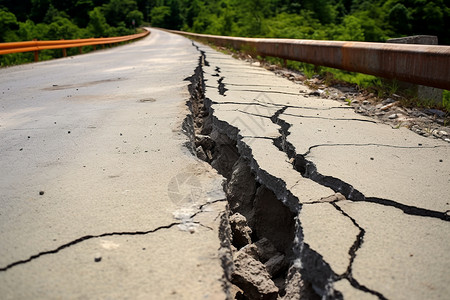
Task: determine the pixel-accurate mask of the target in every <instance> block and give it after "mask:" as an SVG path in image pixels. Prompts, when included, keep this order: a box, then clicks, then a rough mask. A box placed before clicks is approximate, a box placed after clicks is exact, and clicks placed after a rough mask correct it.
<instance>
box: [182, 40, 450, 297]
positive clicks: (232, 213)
mask: <svg viewBox="0 0 450 300" xmlns="http://www.w3.org/2000/svg"><path fill="white" fill-rule="evenodd" d="M194 46H195V47H197V49H198V50H199V51H200V53H201V58H200V60H199V67H198V68H197V70H196V74H195V76H193V77H192V78H190V81H191V99H190V102H189V107H190V108H191V112H192V116H191V117H189V118H188V119H189V120H190V122H191V123H192V125H191V126H186V127H191V129H190V131H189V132H190V133H192V134H191V139H192V147H191V149H192V151H193V153H196V154H197V156H198V157H199V158H201V159H203V160H205V161H206V162H208V163H210V164H211V165H212V166H213V167H215V168H216V169H217V170H218V171H219V172H220V173H221V174H222V175H223V176H224V177H225V178H226V179H227V182H226V183H225V184H224V191H225V192H226V194H227V199H228V202H229V211H228V214H227V215H226V216H224V217H228V218H229V219H228V223H229V224H228V225H229V227H228V225H227V228H228V229H227V230H228V231H227V232H228V233H227V235H226V236H228V240H229V244H228V245H229V246H230V247H231V250H230V251H229V252H228V254H227V255H228V256H227V257H228V258H227V259H226V260H225V261H227V263H226V264H224V267H225V273H226V274H228V276H227V278H229V280H230V281H231V283H232V284H234V285H237V286H238V288H239V289H238V292H237V293H236V289H233V287H232V286H231V288H230V289H231V291H232V296H233V295H234V296H236V298H238V297H240V296H242V295H244V297H248V299H259V298H260V297H267V299H275V298H276V297H280V298H279V299H315V298H317V297H322V298H324V299H341V298H343V295H342V294H341V292H340V291H338V290H335V289H334V288H333V283H334V282H338V281H339V280H343V279H345V280H348V282H349V283H350V285H351V286H353V288H355V289H356V290H358V291H360V292H361V293H363V294H370V295H372V296H374V297H376V298H379V299H387V298H388V297H386V295H384V294H383V293H382V292H380V291H377V290H376V289H373V288H369V287H368V286H366V285H364V284H362V283H360V282H359V281H358V279H357V278H355V276H354V274H353V264H354V261H355V258H356V257H357V255H358V251H359V250H360V248H361V247H362V245H363V244H364V242H365V235H366V229H365V228H364V227H363V226H361V225H360V224H359V223H358V222H357V220H356V219H355V218H353V217H352V216H351V215H350V214H349V213H347V212H346V211H345V210H344V209H343V208H342V207H341V206H340V205H339V203H340V202H346V201H352V202H367V203H373V204H376V205H380V206H386V207H392V208H395V209H399V210H401V211H402V212H403V213H404V214H406V215H411V216H418V217H426V218H433V219H438V220H443V221H449V220H450V219H449V216H448V214H447V213H445V212H440V211H435V210H431V209H426V208H420V207H416V206H412V205H407V204H403V203H400V202H396V201H393V200H390V199H382V198H377V197H366V196H365V195H364V194H363V193H362V192H360V191H359V190H357V189H355V188H354V187H353V186H352V185H351V184H349V183H347V182H345V181H344V180H341V179H339V178H337V177H333V176H329V175H323V174H321V173H320V172H319V170H318V168H317V167H316V165H315V164H314V163H313V162H312V161H310V160H308V155H309V154H310V153H311V151H313V150H314V149H316V148H319V147H331V146H342V145H344V144H323V145H322V144H317V145H312V146H309V149H308V151H307V152H306V153H304V154H298V153H297V152H296V149H295V146H294V145H293V144H291V143H290V142H289V139H288V137H289V135H290V132H289V129H290V127H291V126H292V125H291V124H289V123H288V122H287V121H285V120H284V119H283V116H290V117H295V118H306V119H319V120H330V121H331V120H332V121H355V122H362V123H372V124H378V122H376V121H373V120H368V119H360V118H357V117H355V118H346V117H342V118H331V117H323V116H319V115H317V116H308V115H302V114H293V113H287V112H286V110H287V109H289V108H298V109H305V110H317V111H327V110H335V109H339V110H343V111H344V110H345V111H346V110H348V108H346V107H324V108H317V107H305V106H298V105H292V104H287V105H286V104H278V103H273V102H272V103H267V102H263V101H260V100H259V99H258V98H254V99H253V101H251V102H240V101H234V99H232V98H231V97H232V96H230V95H228V93H227V92H228V89H227V88H226V86H227V83H226V79H227V78H226V75H224V74H222V73H221V70H222V69H221V66H209V69H211V68H214V73H210V74H209V75H210V77H214V78H218V80H217V81H216V82H210V81H206V80H205V79H204V78H203V75H204V72H205V71H204V70H203V68H202V67H203V66H204V65H205V66H206V65H208V64H209V63H208V62H207V57H206V53H205V52H204V51H202V50H201V49H199V47H198V46H196V45H195V44H194ZM210 80H211V79H210ZM230 85H233V84H230ZM234 85H237V84H234ZM239 86H243V87H246V86H247V85H245V84H239ZM248 86H253V85H251V84H249V85H248ZM206 88H208V89H216V90H217V91H218V94H219V95H220V96H222V97H227V98H226V100H223V101H222V100H220V101H218V100H216V98H214V100H211V99H210V98H209V97H208V96H207V95H205V89H206ZM241 91H242V92H245V91H247V92H248V91H251V92H260V91H258V90H241ZM267 92H268V93H270V92H272V93H277V92H276V91H267ZM281 94H285V95H287V94H295V93H284V92H283V93H281ZM222 105H230V106H233V108H230V109H229V110H226V109H222V110H221V111H222V112H223V111H229V112H235V113H238V114H245V115H248V116H253V117H257V118H262V119H269V120H270V121H271V122H272V123H273V124H275V125H277V126H278V131H279V136H278V137H273V136H263V135H248V134H245V133H243V132H242V130H241V128H239V126H236V125H234V124H230V123H229V122H227V121H225V120H221V119H220V118H219V117H217V116H216V115H215V107H220V106H222ZM249 106H250V107H251V106H253V107H262V108H267V109H276V110H275V111H274V113H272V114H264V113H260V112H259V111H257V112H249V111H247V107H249ZM239 107H242V108H239ZM249 138H250V139H262V140H270V141H271V142H272V144H273V146H275V147H276V148H277V149H278V150H279V151H280V152H282V153H284V154H286V156H287V158H288V159H289V162H290V164H291V166H292V168H293V169H294V170H295V171H297V172H298V174H299V177H300V178H305V179H308V180H312V181H314V182H315V183H317V184H319V185H321V186H323V187H327V188H330V189H331V190H333V191H334V192H335V193H336V194H335V195H332V196H330V197H328V198H323V199H320V200H317V201H310V202H307V201H302V202H301V201H299V199H298V198H297V197H296V196H295V195H294V194H293V193H292V192H291V189H292V188H293V187H294V186H292V187H288V186H287V185H286V183H285V182H284V181H283V180H282V179H281V178H278V177H276V176H274V175H272V174H270V173H268V172H267V171H265V170H264V169H262V168H260V166H259V164H258V161H257V159H256V158H255V157H254V155H253V153H252V147H251V145H249V144H248V141H246V139H249ZM347 145H348V146H350V145H353V146H355V147H362V146H377V147H387V148H399V149H416V148H417V149H424V148H429V149H433V148H438V147H441V146H426V145H425V146H422V145H421V144H419V145H418V146H399V145H389V144H381V143H379V144H378V143H366V144H347ZM297 183H298V182H297ZM297 183H296V184H297ZM267 195H270V196H267ZM266 196H267V198H269V199H271V200H270V201H268V202H266V203H265V205H263V206H260V207H256V208H255V206H257V205H258V204H261V201H260V199H262V198H264V197H266ZM258 201H259V202H258ZM324 203H329V204H330V205H331V206H332V207H333V209H334V210H335V211H336V212H337V213H339V214H340V215H341V216H343V217H344V218H346V219H348V220H349V222H350V223H351V224H352V225H353V226H354V227H355V229H356V232H357V233H356V234H355V239H354V241H353V243H352V244H351V245H349V248H348V256H349V259H348V264H347V267H346V268H345V271H344V272H343V273H340V274H337V273H336V272H335V271H334V270H333V269H332V267H331V266H330V265H329V264H328V263H327V261H326V260H325V259H324V257H323V256H322V255H321V254H320V253H318V252H316V251H315V250H313V249H312V248H311V247H310V246H309V245H308V243H306V242H305V241H304V236H303V228H302V222H301V220H300V218H299V215H300V213H301V211H302V207H303V205H308V206H309V205H316V204H324ZM276 207H279V208H280V207H281V208H280V209H281V210H282V211H284V216H283V217H281V218H280V217H279V216H278V219H283V222H282V224H278V226H277V221H274V220H273V219H271V215H273V214H275V215H276V211H277V208H276ZM258 210H259V211H258ZM255 211H258V214H259V215H255ZM258 217H259V219H258ZM258 222H259V223H265V226H275V227H276V230H277V234H278V235H284V236H285V237H284V238H283V239H277V238H276V237H275V235H270V233H267V232H263V231H261V229H259V228H258V226H261V224H258ZM224 236H225V235H224ZM262 238H263V239H265V238H267V239H268V240H269V241H270V242H271V243H272V245H273V246H274V247H275V248H276V249H277V250H278V251H279V254H281V255H283V256H284V258H283V260H282V263H281V265H282V267H281V270H282V271H281V273H277V274H275V275H273V274H268V276H262V279H261V278H259V279H255V278H251V276H250V277H248V278H245V276H244V275H242V273H251V272H253V273H254V272H255V270H259V272H262V273H265V272H266V270H270V268H272V267H273V266H269V267H268V266H267V265H265V268H260V267H259V265H258V263H262V264H263V265H264V264H267V261H265V260H264V259H261V256H260V255H258V250H257V249H258V243H259V242H260V240H261V239H262ZM255 245H256V250H255ZM269 248H270V247H269ZM260 251H264V250H260ZM255 253H256V254H255ZM252 255H253V256H252ZM249 256H250V260H249ZM275 256H276V255H275ZM254 260H256V261H257V262H258V263H255V262H254ZM279 261H280V260H279ZM244 264H245V265H246V267H243V265H244ZM252 268H253V270H252ZM242 269H244V270H242ZM247 275H248V274H247ZM258 280H259V282H260V283H259V284H258V283H256V282H257V281H258ZM261 282H262V283H261ZM273 285H275V288H273ZM233 291H234V292H233ZM244 299H245V298H244ZM264 299H266V298H264Z"/></svg>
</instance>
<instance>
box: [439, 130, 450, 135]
mask: <svg viewBox="0 0 450 300" xmlns="http://www.w3.org/2000/svg"><path fill="white" fill-rule="evenodd" d="M439 134H440V135H445V136H447V135H448V132H447V131H444V130H441V131H439Z"/></svg>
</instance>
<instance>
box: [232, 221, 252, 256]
mask: <svg viewBox="0 0 450 300" xmlns="http://www.w3.org/2000/svg"><path fill="white" fill-rule="evenodd" d="M230 226H231V232H232V233H233V244H234V245H235V246H236V247H238V249H240V248H242V247H244V246H245V245H248V244H251V243H252V238H251V234H252V230H251V228H250V227H248V224H247V219H246V218H245V217H244V216H243V215H241V214H240V213H235V214H234V215H232V216H231V217H230Z"/></svg>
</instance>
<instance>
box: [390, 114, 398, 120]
mask: <svg viewBox="0 0 450 300" xmlns="http://www.w3.org/2000/svg"><path fill="white" fill-rule="evenodd" d="M388 118H389V119H391V120H393V119H397V118H398V115H397V114H392V115H389V117H388Z"/></svg>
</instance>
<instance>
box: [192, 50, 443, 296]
mask: <svg viewBox="0 0 450 300" xmlns="http://www.w3.org/2000/svg"><path fill="white" fill-rule="evenodd" d="M201 50H203V51H204V52H205V59H206V61H207V62H208V65H206V66H205V67H204V71H205V85H206V98H209V99H211V101H212V105H211V108H212V110H213V111H214V116H215V117H216V118H217V120H216V123H215V124H216V126H217V127H219V130H221V131H222V132H224V133H227V134H228V135H229V136H230V137H232V138H234V139H235V140H237V142H238V148H239V149H241V150H242V152H243V153H244V152H245V151H246V152H245V154H244V156H246V158H247V159H249V160H250V161H251V166H252V171H253V172H254V173H255V174H257V178H258V180H259V182H260V183H261V184H263V185H265V186H269V187H271V189H272V190H273V191H274V192H275V193H276V194H277V196H278V198H279V199H280V200H281V201H283V202H285V203H286V204H287V205H288V206H291V207H294V208H295V206H296V204H298V203H300V206H299V208H298V220H299V224H300V226H301V228H300V230H299V231H298V232H297V234H298V244H297V245H296V246H297V248H298V251H299V252H300V253H301V261H300V266H301V267H300V268H301V273H302V277H303V278H304V280H306V281H309V282H311V283H312V284H313V287H314V289H315V291H316V292H318V293H319V294H320V295H322V297H324V298H328V297H330V298H335V297H341V296H343V298H344V299H377V298H378V299H446V298H448V295H449V294H450V242H449V241H450V223H449V220H450V218H449V214H448V212H449V210H450V203H449V202H450V160H449V159H450V145H449V143H446V142H444V141H442V140H437V139H432V138H424V137H421V136H419V135H417V134H415V133H413V132H411V131H409V130H407V129H405V128H400V129H395V128H392V127H391V126H389V125H385V124H381V123H378V122H377V121H375V120H373V119H370V118H367V117H363V116H361V115H358V114H356V113H355V112H354V111H353V109H352V108H350V107H348V106H346V105H344V104H341V103H339V102H337V101H334V100H328V99H320V98H318V97H313V96H310V95H308V93H309V92H311V90H309V89H308V88H307V87H306V86H302V85H299V84H296V83H293V82H291V81H288V80H287V79H285V78H281V77H279V76H276V75H275V74H274V73H272V72H269V71H266V70H265V69H263V68H260V67H259V66H258V63H256V64H253V65H252V64H251V63H248V62H243V61H238V60H235V59H232V58H230V57H228V56H226V55H224V54H221V53H218V52H216V51H214V50H212V49H210V48H208V47H206V46H202V47H201ZM223 91H224V92H223ZM233 128H234V129H233ZM236 129H237V131H236ZM233 132H237V133H233ZM245 149H250V150H245ZM244 150H245V151H244ZM294 167H295V168H294ZM260 174H270V175H271V176H266V177H264V176H262V175H261V176H260ZM295 202H296V203H295Z"/></svg>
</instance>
